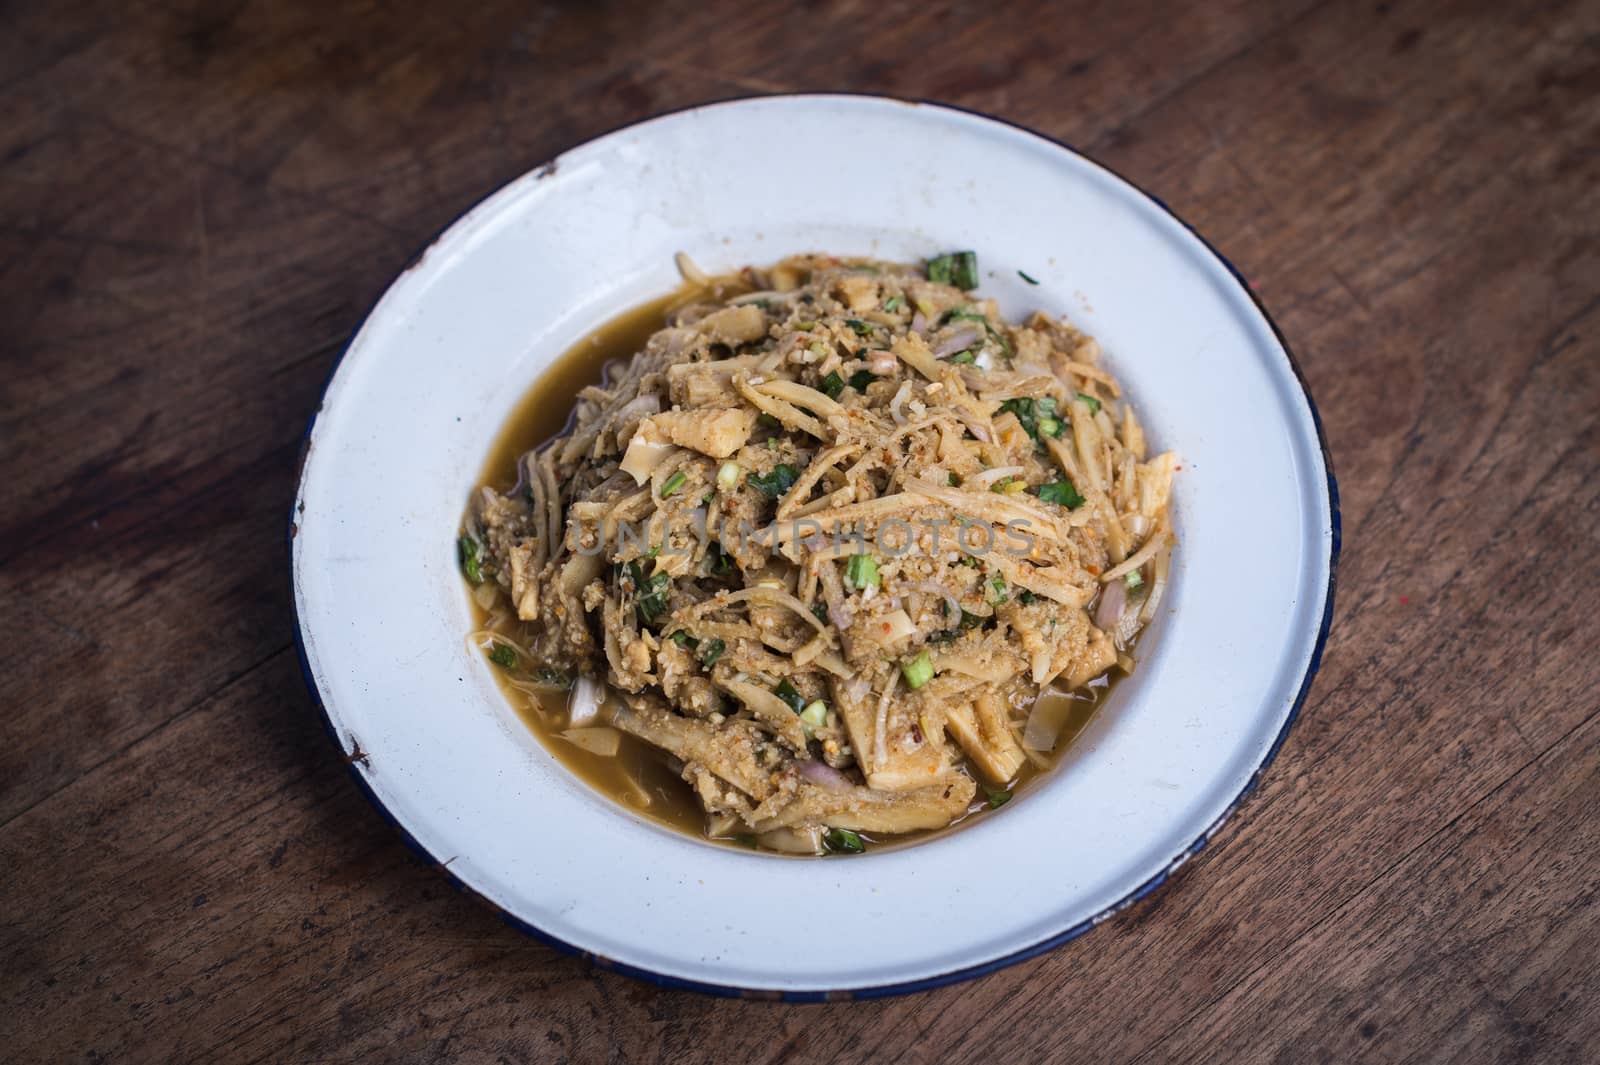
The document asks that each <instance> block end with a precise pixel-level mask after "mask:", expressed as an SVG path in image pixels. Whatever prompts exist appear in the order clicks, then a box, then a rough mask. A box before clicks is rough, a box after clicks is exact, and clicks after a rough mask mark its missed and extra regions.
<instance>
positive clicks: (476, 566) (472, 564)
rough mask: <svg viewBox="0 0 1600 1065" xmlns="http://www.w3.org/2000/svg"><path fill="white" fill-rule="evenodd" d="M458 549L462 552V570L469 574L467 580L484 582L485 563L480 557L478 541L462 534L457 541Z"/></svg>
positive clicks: (475, 582)
mask: <svg viewBox="0 0 1600 1065" xmlns="http://www.w3.org/2000/svg"><path fill="white" fill-rule="evenodd" d="M456 550H457V551H458V552H460V555H461V572H462V573H465V574H466V575H467V580H469V581H471V582H472V583H473V584H482V583H483V565H482V563H481V562H480V561H479V559H478V550H479V549H478V541H476V540H474V539H473V538H472V537H470V536H462V537H461V539H459V540H457V541H456Z"/></svg>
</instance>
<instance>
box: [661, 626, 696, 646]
mask: <svg viewBox="0 0 1600 1065" xmlns="http://www.w3.org/2000/svg"><path fill="white" fill-rule="evenodd" d="M668 639H670V640H671V641H672V642H673V643H675V644H677V645H678V646H679V647H687V648H688V649H689V650H691V651H692V650H694V649H695V648H696V647H699V646H700V641H699V640H697V639H695V638H694V637H693V636H690V635H689V634H688V633H687V632H684V631H683V630H682V629H679V630H678V631H677V632H675V633H673V634H672V635H671V636H669V637H668Z"/></svg>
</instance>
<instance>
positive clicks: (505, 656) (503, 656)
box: [489, 643, 517, 669]
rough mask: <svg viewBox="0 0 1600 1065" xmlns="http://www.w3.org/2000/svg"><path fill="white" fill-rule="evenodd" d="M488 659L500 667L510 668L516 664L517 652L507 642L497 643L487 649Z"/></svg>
mask: <svg viewBox="0 0 1600 1065" xmlns="http://www.w3.org/2000/svg"><path fill="white" fill-rule="evenodd" d="M489 661H491V662H493V663H494V664H495V665H497V666H499V667H500V668H501V669H511V668H513V667H514V666H516V664H517V652H516V651H515V650H513V649H512V648H511V647H510V646H509V645H508V644H503V643H497V644H495V645H494V647H493V648H492V649H491V650H490V651H489Z"/></svg>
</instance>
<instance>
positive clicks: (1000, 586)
mask: <svg viewBox="0 0 1600 1065" xmlns="http://www.w3.org/2000/svg"><path fill="white" fill-rule="evenodd" d="M983 597H984V598H985V599H987V600H989V602H991V603H993V604H994V605H995V606H999V605H1000V604H1001V603H1003V602H1005V601H1006V599H1007V598H1008V597H1007V595H1006V579H1005V576H1004V575H1003V574H999V573H996V574H995V575H994V576H993V577H990V578H989V583H988V584H987V585H986V586H985V587H984V591H983Z"/></svg>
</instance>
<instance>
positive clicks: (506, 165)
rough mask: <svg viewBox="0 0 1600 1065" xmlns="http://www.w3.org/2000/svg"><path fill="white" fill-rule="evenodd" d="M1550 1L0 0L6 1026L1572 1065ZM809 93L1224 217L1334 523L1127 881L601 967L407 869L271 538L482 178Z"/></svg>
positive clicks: (1572, 935)
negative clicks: (1329, 626) (1225, 750)
mask: <svg viewBox="0 0 1600 1065" xmlns="http://www.w3.org/2000/svg"><path fill="white" fill-rule="evenodd" d="M1520 6H1522V5H1507V4H1501V3H1495V2H1489V0H1459V2H1441V3H1437V4H1426V3H1419V2H1408V0H1396V2H1392V3H1391V2H1387V0H1385V2H1367V3H1334V2H1319V0H1276V2H1273V3H1255V2H1248V0H1219V2H1217V3H1211V4H1182V5H1173V6H1164V5H1160V4H1155V3H1151V2H1150V0H1118V2H1115V3H1112V2H1105V3H1091V4H1088V5H1083V7H1082V9H1080V10H1067V9H1065V8H1064V7H1061V8H1056V7H1046V6H1043V5H1040V6H1038V7H1037V8H1036V9H1034V10H1023V9H1022V7H1021V6H1016V7H1013V6H1010V5H1002V4H971V5H960V6H955V7H948V6H945V5H939V4H935V5H920V4H919V5H911V6H906V7H894V6H891V5H887V4H871V3H864V2H857V3H845V2H825V3H819V4H815V5H810V6H808V8H807V9H806V10H804V11H789V10H787V9H786V8H783V7H781V6H777V5H754V4H751V5H746V4H716V5H694V4H688V5H677V4H651V5H640V6H638V7H637V8H630V7H628V6H627V5H623V4H616V5H600V6H589V5H571V6H570V7H563V6H552V5H544V6H541V5H537V4H527V3H520V4H519V3H503V2H498V0H491V2H485V3H479V4H475V5H466V6H461V7H460V10H457V7H458V5H447V4H434V5H420V4H419V5H416V6H415V9H414V10H413V11H411V12H409V13H407V14H405V15H400V14H396V13H394V12H391V11H388V10H386V9H381V10H380V9H379V7H378V6H377V5H367V4H354V5H348V6H345V5H337V4H330V3H300V4H289V3H266V2H262V0H255V2H251V0H244V2H242V3H229V4H216V5H194V6H193V7H191V6H190V5H188V4H187V3H183V2H179V3H176V4H172V5H157V4H143V3H136V4H130V5H112V4H102V5H93V4H85V5H50V6H49V9H48V10H47V9H46V5H44V4H36V5H12V6H10V7H8V8H7V10H6V12H5V13H4V15H3V16H0V18H3V20H4V21H3V25H4V32H3V33H0V107H3V114H4V115H5V116H6V119H5V121H4V122H3V123H0V160H3V163H0V243H3V247H4V253H3V262H4V283H3V285H0V301H3V302H0V342H3V351H4V364H3V366H4V372H3V384H0V397H3V398H0V418H3V428H0V452H3V454H4V456H5V463H4V469H5V474H6V476H5V480H4V482H3V483H0V499H3V501H4V502H3V509H0V558H3V560H4V561H3V568H0V596H3V610H0V625H3V627H4V629H3V631H4V638H3V640H0V655H3V656H4V658H3V662H4V669H3V671H0V685H3V688H0V690H3V692H4V696H5V698H4V710H5V712H4V714H3V716H0V883H3V890H0V959H3V965H0V1058H5V1059H7V1060H11V1061H51V1062H56V1061H91V1062H93V1061H111V1060H117V1061H162V1062H165V1061H196V1062H219V1061H335V1060H348V1059H352V1058H359V1057H370V1058H376V1059H390V1060H422V1059H424V1058H429V1059H439V1060H446V1061H484V1062H489V1061H514V1062H520V1061H529V1062H532V1061H537V1062H555V1061H566V1060H572V1061H602V1060H604V1061H617V1062H642V1061H646V1060H651V1061H670V1062H673V1063H682V1062H699V1061H705V1062H719V1063H722V1062H745V1061H777V1060H786V1061H802V1060H804V1061H812V1060H851V1059H860V1060H866V1059H871V1060H875V1061H877V1060H881V1061H897V1062H981V1063H992V1062H1011V1061H1039V1060H1061V1061H1067V1060H1077V1061H1095V1062H1101V1061H1113V1060H1128V1059H1139V1060H1144V1061H1168V1060H1189V1059H1204V1060H1209V1061H1219V1062H1230V1063H1232V1062H1250V1061H1280V1060H1281V1061H1288V1062H1310V1061H1333V1062H1344V1061H1351V1060H1368V1059H1370V1060H1374V1061H1399V1060H1407V1061H1411V1060H1427V1061H1452V1062H1478V1061H1509V1060H1527V1061H1538V1062H1550V1061H1574V1062H1576V1061H1581V1060H1588V1061H1593V1060H1595V1059H1596V1057H1597V1055H1600V1001H1597V996H1600V978H1597V977H1596V975H1595V972H1594V968H1595V964H1596V954H1597V952H1600V907H1597V906H1596V896H1597V890H1600V854H1597V851H1600V715H1597V708H1600V663H1597V660H1600V601H1597V600H1600V596H1597V593H1600V561H1597V558H1600V532H1597V531H1600V477H1597V474H1600V425H1597V419H1596V415H1597V411H1600V316H1597V315H1596V313H1595V311H1596V307H1597V306H1600V298H1597V294H1600V152H1597V145H1600V43H1597V42H1600V5H1597V4H1596V3H1594V2H1592V0H1591V2H1568V3H1561V4H1553V5H1549V6H1540V7H1538V8H1537V9H1535V8H1533V7H1529V8H1528V9H1527V10H1523V11H1518V12H1517V13H1515V14H1512V13H1511V9H1512V8H1513V7H1520ZM25 8H26V9H25ZM97 8H98V9H97ZM816 88H837V89H847V90H855V91H865V92H884V93H891V94H897V95H902V96H908V97H927V98H937V99H942V100H948V101H952V102H955V103H958V104H961V105H964V106H967V107H972V108H978V109H983V110H988V111H993V112H995V113H997V114H1000V115H1003V116H1005V117H1007V118H1010V119H1012V120H1015V121H1017V122H1021V123H1025V124H1028V125H1031V126H1033V127H1035V128H1037V129H1039V130H1041V131H1043V132H1045V133H1048V134H1050V135H1052V136H1054V137H1057V138H1060V139H1063V140H1065V141H1067V142H1069V143H1072V144H1075V145H1078V146H1081V147H1082V148H1084V149H1086V150H1087V151H1089V152H1090V153H1091V154H1093V155H1095V156H1096V157H1098V158H1100V159H1103V160H1104V161H1106V162H1107V163H1109V164H1110V165H1112V166H1113V167H1115V168H1117V169H1118V170H1120V171H1121V172H1123V173H1125V174H1127V175H1129V176H1130V177H1131V178H1133V179H1134V180H1135V181H1137V182H1139V183H1140V184H1141V185H1143V186H1144V187H1146V188H1148V189H1150V190H1152V191H1153V192H1154V193H1156V194H1157V195H1159V196H1160V197H1162V198H1163V199H1164V200H1165V201H1166V202H1167V203H1169V204H1171V205H1172V206H1173V208H1175V209H1176V210H1177V211H1178V212H1179V213H1181V214H1182V215H1183V216H1184V217H1185V218H1187V219H1188V220H1189V221H1191V222H1192V223H1193V224H1195V225H1196V226H1198V227H1199V228H1200V229H1201V230H1202V231H1203V232H1205V233H1206V234H1207V235H1208V236H1209V237H1210V238H1211V239H1213V240H1214V241H1215V242H1216V243H1217V244H1218V245H1219V246H1220V248H1221V249H1222V250H1223V251H1224V252H1225V253H1226V254H1227V255H1229V256H1230V257H1231V258H1232V259H1233V261H1234V262H1235V263H1237V264H1238V265H1239V266H1240V268H1241V269H1242V270H1243V271H1244V272H1245V273H1246V274H1247V275H1248V276H1249V277H1250V278H1251V279H1252V281H1253V282H1254V284H1255V285H1256V287H1257V288H1258V290H1259V291H1260V293H1261V295H1262V296H1263V298H1264V299H1265V301H1266V303H1267V305H1268V306H1269V308H1270V309H1271V310H1272V311H1273V312H1274V314H1275V315H1276V316H1277V318H1278V321H1279V323H1280V324H1281V326H1282V328H1283V330H1284V332H1285V333H1286V335H1287V336H1288V339H1289V341H1290V343H1291V344H1292V345H1293V347H1294V348H1295V350H1296V352H1297V353H1298V355H1299V358H1300V360H1301V361H1302V363H1303V365H1304V368H1305V371H1306V374H1307V376H1308V378H1309V380H1310V383H1311V386H1312V388H1313V390H1314V393H1315V395H1316V398H1317V401H1318V403H1319V404H1320V406H1321V410H1322V415H1323V417H1324V419H1325V420H1326V422H1327V432H1328V436H1329V439H1330V441H1331V444H1332V449H1333V454H1334V459H1335V463H1336V467H1337V472H1338V474H1339V479H1340V484H1341V488H1342V490H1343V497H1344V531H1345V551H1344V558H1343V565H1342V567H1341V570H1340V575H1339V577H1340V588H1339V599H1338V610H1337V617H1336V621H1335V624H1334V629H1333V636H1332V640H1331V642H1330V643H1329V645H1328V651H1327V657H1326V660H1325V663H1324V669H1323V671H1322V674H1321V676H1320V678H1319V679H1318V681H1317V684H1316V687H1315V689H1314V691H1313V694H1312V698H1311V700H1310V702H1309V703H1308V705H1307V706H1306V708H1305V711H1304V713H1303V714H1302V715H1301V718H1300V722H1299V724H1298V726H1297V727H1296V728H1295V729H1294V731H1293V733H1292V734H1291V735H1290V737H1289V740H1288V743H1287V745H1286V746H1285V747H1284V749H1283V752H1282V754H1281V755H1280V756H1279V758H1278V760H1277V762H1276V764H1275V765H1274V766H1273V767H1272V769H1271V771H1270V773H1269V774H1268V776H1267V778H1266V780H1265V783H1264V785H1263V787H1262V788H1261V790H1260V791H1259V792H1258V793H1257V794H1256V796H1255V797H1254V798H1253V799H1252V800H1251V801H1250V802H1249V803H1248V804H1246V806H1245V807H1244V809H1243V810H1242V811H1241V813H1240V814H1239V815H1238V816H1236V817H1235V818H1234V820H1233V821H1232V822H1231V823H1230V824H1229V825H1228V827H1227V828H1226V830H1225V831H1224V832H1223V833H1222V835H1221V837H1220V838H1219V839H1218V840H1217V841H1216V843H1215V845H1214V846H1212V847H1211V848H1209V849H1207V851H1206V852H1205V853H1204V855H1203V856H1202V857H1201V858H1200V859H1198V860H1196V861H1194V862H1191V863H1190V864H1189V865H1187V866H1186V867H1185V868H1184V869H1183V870H1182V871H1181V873H1179V874H1178V875H1177V876H1176V877H1175V878H1174V880H1173V881H1172V882H1171V883H1169V884H1168V885H1166V886H1165V887H1164V888H1163V889H1162V890H1160V891H1159V892H1157V893H1156V895H1155V896H1154V897H1153V898H1151V899H1149V900H1147V901H1146V902H1144V903H1142V904H1140V905H1138V906H1136V907H1135V908H1134V909H1133V910H1132V911H1130V912H1128V913H1126V914H1124V915H1123V916H1121V917H1120V918H1118V919H1116V920H1114V921H1112V922H1111V923H1110V924H1109V925H1108V926H1106V927H1104V928H1101V929H1099V930H1098V931H1096V932H1094V933H1093V934H1091V935H1089V936H1087V937H1085V938H1083V939H1081V940H1078V941H1077V942H1074V943H1072V944H1070V945H1069V946H1067V947H1065V948H1062V949H1060V950H1057V951H1054V952H1052V953H1050V954H1048V955H1046V956H1045V957H1043V958H1040V959H1038V960H1035V961H1032V962H1028V963H1025V964H1022V965H1018V966H1016V967H1014V968H1012V969H1008V970H1006V971H1004V972H1001V973H999V974H996V975H993V976H990V977H987V978H985V979H982V980H979V981H976V982H973V983H969V984H965V985H960V986H957V987H952V988H947V989H945V990H942V991H935V992H931V993H926V994H919V995H914V996H911V997H906V998H897V999H891V1000H886V1001H875V1002H867V1003H857V1004H849V1003H841V1004H833V1005H827V1006H780V1005H774V1004H764V1003H741V1002H732V1001H723V1000H715V999H711V998H706V997H701V996H699V995H695V994H690V993H679V992H672V991H663V990H659V989H657V988H655V987H653V986H648V985H646V984H643V983H638V982H635V981H633V980H630V979H627V978H624V977H620V976H615V975H610V974H607V973H603V972H600V971H597V970H596V969H594V968H592V967H590V966H589V965H587V964H584V963H582V962H580V961H576V960H573V959H571V958H568V957H564V956H562V955H559V954H557V953H555V952H554V951H552V950H550V949H548V948H546V947H544V946H541V945H539V944H537V943H536V942H534V941H532V940H530V939H528V938H525V937H524V936H522V935H520V934H518V933H517V932H515V931H513V930H512V929H510V928H508V927H506V926H505V925H504V924H502V923H501V922H500V921H499V920H498V919H497V918H496V917H494V916H493V915H492V914H490V913H487V912H485V911H483V910H481V909H479V908H478V907H476V906H474V905H472V904H471V903H470V902H469V901H468V900H467V899H466V898H465V897H463V896H461V895H459V894H457V893H456V892H455V891H453V890H452V889H451V888H450V887H449V886H448V884H447V882H446V881H445V880H444V879H443V878H442V877H440V876H439V875H438V873H437V872H436V871H435V870H433V869H430V868H428V867H427V866H426V865H425V864H424V863H423V862H421V861H419V860H418V859H417V858H416V857H414V856H413V854H412V853H411V852H410V851H409V850H407V848H406V847H405V846H404V845H403V844H402V843H401V841H400V839H399V837H398V836H397V834H396V833H395V832H394V830H393V829H392V828H390V827H389V826H388V825H387V824H386V823H384V821H383V819H382V818H381V817H380V816H379V815H378V814H377V813H376V812H375V811H374V810H372V809H371V808H370V807H369V806H368V805H367V803H366V802H365V801H364V800H363V799H362V797H361V796H360V794H359V793H358V791H357V789H356V787H355V785H354V784H353V783H352V781H351V780H350V778H349V777H348V775H347V774H346V772H345V767H344V765H343V764H342V763H341V758H340V756H339V755H338V753H337V752H336V751H335V749H334V748H333V746H332V745H331V744H330V743H329V741H328V739H327V737H326V736H325V734H324V733H323V731H322V726H321V724H320V723H319V721H318V719H317V716H316V714H315V712H314V711H313V708H312V704H311V700H310V699H309V697H308V696H307V694H306V691H305V689H304V688H303V686H302V683H301V679H300V671H299V668H298V667H297V665H296V661H295V652H294V649H293V637H292V626H291V620H290V613H289V604H288V590H289V581H288V575H287V553H286V547H285V527H286V523H287V509H288V506H289V501H290V499H291V497H292V494H293V490H294V482H295V465H296V457H297V455H298V452H299V446H300V435H301V431H302V429H303V427H304V425H305V422H306V419H307V416H308V415H309V414H310V413H311V412H312V410H313V409H314V408H315V407H316V405H317V398H318V395H319V392H320V390H321V387H322V384H323V381H324V379H325V378H326V376H327V374H328V371H329V368H330V367H331V366H332V364H333V362H334V359H335V357H336V356H337V354H338V352H339V351H340V349H341V348H342V346H343V345H344V344H345V342H346V341H347V340H348V339H349V338H350V336H351V333H352V331H353V330H354V329H355V328H356V327H357V325H358V324H359V323H360V321H361V318H362V315H363V313H364V312H365V310H366V308H367V307H368V306H370V304H371V303H372V302H373V300H374V299H375V298H376V297H377V296H378V294H379V293H380V292H381V291H382V289H383V288H384V286H385V284H386V283H387V282H388V281H389V280H390V279H391V278H392V277H393V276H394V275H395V274H396V273H397V272H398V271H399V270H400V269H401V267H403V266H404V265H405V263H406V262H407V260H408V259H409V258H410V257H411V256H412V255H413V254H414V253H415V252H416V251H417V250H418V249H419V248H420V247H422V246H423V245H424V244H426V243H427V241H428V240H429V239H430V238H431V237H432V236H433V235H434V234H435V233H436V232H438V231H439V230H440V229H441V228H443V227H444V226H446V225H447V224H448V223H449V222H450V221H451V220H452V219H453V218H454V217H456V216H457V215H458V214H459V213H460V212H461V211H463V210H464V209H465V208H467V207H469V206H470V205H471V204H473V203H474V202H475V201H477V200H478V199H479V198H481V197H482V196H484V195H485V194H487V193H488V192H490V191H491V190H493V189H494V188H496V187H497V186H499V185H500V184H502V183H503V182H505V181H508V180H509V179H511V178H513V177H515V176H517V175H518V174H520V173H522V172H524V171H526V170H528V169H530V168H532V167H534V166H536V165H538V164H539V163H540V162H542V161H543V160H545V159H547V158H549V157H551V156H553V155H555V154H557V153H559V152H561V151H562V150H564V149H566V148H569V147H571V146H573V145H575V144H577V143H579V142H581V141H583V140H585V139H587V138H589V137H591V136H594V135H596V134H598V133H601V132H603V131H605V130H608V129H610V128H612V127H614V126H617V125H619V124H623V123H627V122H631V121H633V120H636V119H640V118H643V117H646V116H648V115H652V114H656V113H659V112H662V111H667V110H671V109H675V108H681V107H684V106H687V105H690V104H694V103H697V102H701V101H706V100H712V99H719V98H724V97H729V96H737V95H746V94H752V93H766V92H780V91H789V90H799V89H816ZM1040 206H1041V208H1042V207H1044V206H1045V205H1040ZM1239 580H1240V585H1241V589H1242V590H1243V589H1247V587H1248V584H1249V580H1250V575H1249V574H1248V573H1242V574H1240V575H1239ZM374 653H382V649H381V648H374Z"/></svg>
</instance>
